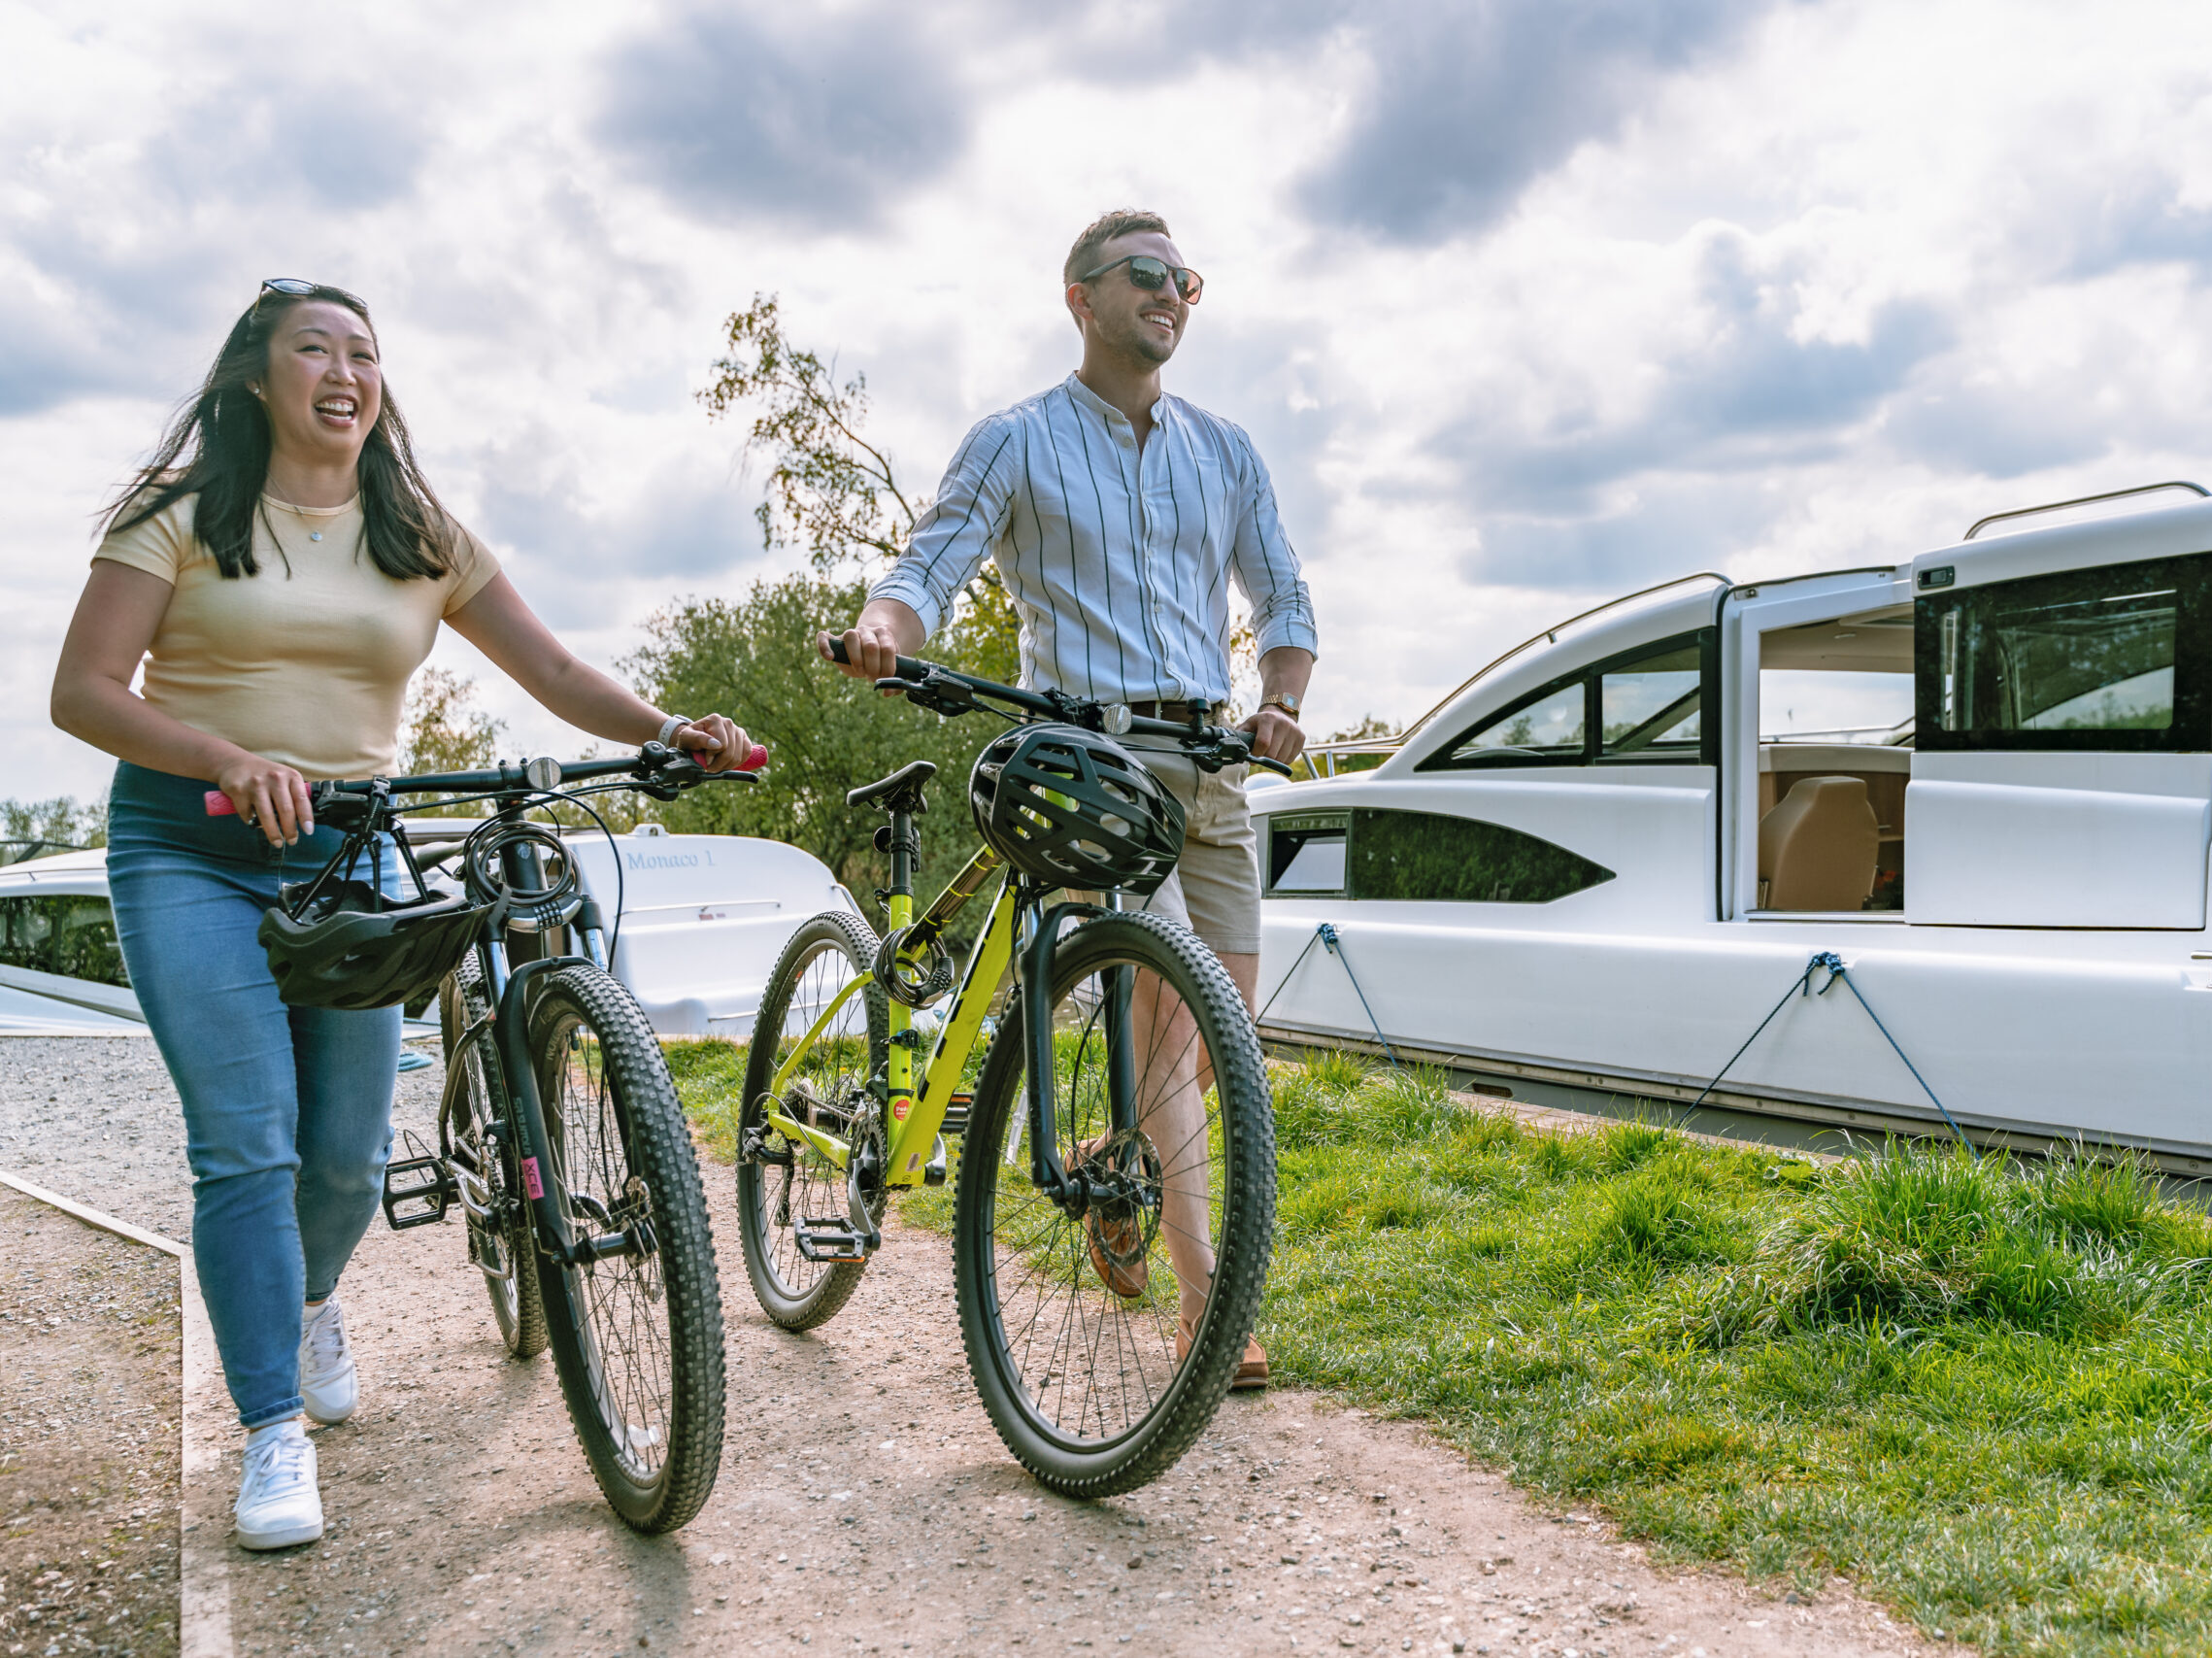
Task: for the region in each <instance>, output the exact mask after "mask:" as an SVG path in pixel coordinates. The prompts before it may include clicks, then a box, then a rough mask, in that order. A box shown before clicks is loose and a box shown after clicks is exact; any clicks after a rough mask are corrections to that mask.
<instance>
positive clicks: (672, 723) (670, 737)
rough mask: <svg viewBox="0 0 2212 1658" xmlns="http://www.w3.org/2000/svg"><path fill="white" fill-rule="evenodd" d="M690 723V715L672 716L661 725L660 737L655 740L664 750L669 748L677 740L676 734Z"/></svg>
mask: <svg viewBox="0 0 2212 1658" xmlns="http://www.w3.org/2000/svg"><path fill="white" fill-rule="evenodd" d="M690 723H691V717H690V715H688V714H671V715H669V716H668V718H667V719H665V720H663V721H662V722H661V723H660V735H658V736H657V737H655V738H654V739H653V740H654V742H656V743H658V744H659V745H660V746H661V747H662V748H667V747H669V746H670V745H671V744H672V743H673V742H674V741H675V740H676V733H677V732H678V731H681V730H682V729H683V728H684V727H686V726H688V725H689V724H690Z"/></svg>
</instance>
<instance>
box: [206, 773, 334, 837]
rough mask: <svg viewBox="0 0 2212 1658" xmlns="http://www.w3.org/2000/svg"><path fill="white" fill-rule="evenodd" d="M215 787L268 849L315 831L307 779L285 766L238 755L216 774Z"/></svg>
mask: <svg viewBox="0 0 2212 1658" xmlns="http://www.w3.org/2000/svg"><path fill="white" fill-rule="evenodd" d="M215 784H216V787H217V788H218V789H220V790H221V791H222V792H223V793H224V794H225V795H229V796H230V803H231V804H232V805H233V806H236V807H237V808H238V815H239V817H241V818H242V819H244V820H245V821H246V822H247V823H248V824H250V825H251V827H253V828H254V829H259V830H260V831H261V832H262V833H263V834H264V835H266V836H268V838H269V844H270V845H271V846H292V845H295V844H297V843H298V840H299V837H300V836H301V835H303V834H313V833H314V832H315V804H314V802H313V801H312V800H311V799H309V797H308V792H307V779H306V778H304V777H302V776H301V775H300V774H299V773H298V772H296V771H294V770H293V769H292V768H291V767H290V766H288V765H280V764H279V763H278V762H277V761H273V760H263V759H262V758H261V757H260V756H259V755H257V754H245V753H241V754H240V755H239V757H238V758H237V759H236V760H235V761H231V762H230V763H229V764H227V765H225V766H224V767H223V768H222V769H221V770H220V771H218V773H216V780H215Z"/></svg>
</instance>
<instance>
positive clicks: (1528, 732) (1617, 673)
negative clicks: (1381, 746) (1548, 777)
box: [1421, 627, 1720, 771]
mask: <svg viewBox="0 0 2212 1658" xmlns="http://www.w3.org/2000/svg"><path fill="white" fill-rule="evenodd" d="M1715 640H1716V636H1715V634H1714V631H1713V629H1711V628H1709V627H1708V628H1704V629H1702V630H1700V631H1698V632H1695V633H1684V634H1680V635H1678V636H1676V637H1675V638H1672V639H1667V640H1663V641H1661V642H1659V643H1658V644H1654V645H1643V646H1639V647H1637V648H1636V649H1635V650H1633V651H1628V652H1624V653H1623V654H1622V655H1620V656H1618V657H1612V658H1608V659H1607V660H1604V661H1602V662H1597V663H1594V664H1592V666H1589V667H1585V668H1578V669H1577V670H1576V671H1575V672H1574V673H1572V674H1569V675H1567V676H1565V677H1563V678H1560V679H1557V680H1554V681H1553V682H1552V683H1551V684H1549V685H1547V686H1544V687H1543V688H1542V689H1540V690H1538V691H1536V692H1533V693H1531V694H1529V695H1527V696H1524V697H1523V698H1522V699H1521V700H1520V701H1518V702H1516V703H1513V704H1512V705H1511V706H1509V707H1507V708H1506V709H1504V710H1503V711H1502V712H1499V713H1495V714H1490V715H1486V716H1484V717H1483V719H1482V720H1481V721H1480V722H1478V723H1477V724H1476V725H1475V726H1473V727H1470V728H1469V729H1468V730H1466V731H1465V732H1464V733H1462V734H1461V735H1460V737H1459V738H1458V741H1456V742H1453V743H1449V744H1447V745H1446V746H1445V747H1444V748H1442V749H1441V750H1439V751H1438V752H1437V753H1436V754H1435V755H1434V756H1433V757H1432V758H1430V759H1428V760H1426V761H1423V762H1422V765H1421V769H1422V770H1424V771H1471V770H1480V769H1488V768H1491V767H1496V766H1530V765H1592V764H1598V765H1637V764H1653V763H1659V764H1667V763H1672V764H1676V765H1711V764H1714V763H1716V761H1717V758H1718V757H1717V756H1716V755H1714V754H1713V753H1711V752H1710V750H1711V747H1712V739H1711V733H1712V732H1713V730H1714V727H1713V726H1712V724H1711V722H1708V721H1707V720H1706V719H1705V717H1704V711H1705V709H1706V708H1707V707H1708V706H1709V705H1712V704H1714V703H1715V701H1716V698H1715V695H1714V691H1713V688H1714V687H1715V686H1716V685H1718V683H1719V680H1720V670H1719V654H1718V647H1717V644H1716V642H1715Z"/></svg>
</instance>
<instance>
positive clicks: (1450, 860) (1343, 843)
mask: <svg viewBox="0 0 2212 1658" xmlns="http://www.w3.org/2000/svg"><path fill="white" fill-rule="evenodd" d="M1612 879H1613V871H1612V870H1610V869H1608V868H1606V867H1605V866H1604V865H1603V864H1602V863H1593V862H1592V860H1590V859H1588V858H1585V857H1583V856H1582V855H1581V854H1580V853H1577V852H1570V851H1569V850H1568V849H1567V848H1565V847H1563V846H1560V845H1558V844H1557V843H1556V842H1553V841H1549V840H1545V839H1544V838H1543V837H1541V836H1540V835H1533V834H1529V833H1527V832H1525V830H1522V829H1508V828H1507V827H1506V826H1505V825H1503V824H1493V823H1486V822H1484V821H1483V820H1482V819H1480V818H1460V817H1454V816H1451V815H1450V814H1448V813H1443V812H1401V811H1392V810H1390V809H1387V808H1383V807H1367V806H1362V807H1357V808H1355V809H1351V810H1344V811H1328V812H1282V813H1278V814H1276V815H1275V816H1274V817H1272V818H1271V819H1269V821H1268V829H1267V896H1268V897H1283V898H1293V897H1298V898H1304V897H1335V898H1374V899H1394V900H1397V901H1399V902H1409V901H1411V902H1430V903H1493V904H1548V903H1551V902H1552V901H1554V900H1555V899H1558V898H1563V897H1567V896H1568V895H1569V894H1571V893H1579V892H1583V891H1585V890H1587V889H1588V888H1591V887H1595V886H1598V885H1600V884H1602V883H1604V882H1606V881H1610V880H1612Z"/></svg>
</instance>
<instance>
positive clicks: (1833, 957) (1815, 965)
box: [1299, 950, 1973, 1149]
mask: <svg viewBox="0 0 2212 1658" xmlns="http://www.w3.org/2000/svg"><path fill="white" fill-rule="evenodd" d="M1299 960H1300V961H1303V960H1304V958H1303V957H1300V958H1299ZM1824 968H1825V969H1826V970H1827V976H1828V982H1827V984H1825V985H1823V986H1821V988H1820V991H1819V993H1818V994H1820V995H1822V996H1826V995H1827V993H1828V992H1829V991H1831V990H1833V989H1835V987H1836V986H1837V985H1838V984H1839V983H1840V984H1841V985H1842V986H1843V988H1844V989H1845V990H1847V991H1849V992H1851V994H1852V996H1853V997H1855V998H1857V999H1858V1002H1859V1005H1860V1006H1861V1007H1863V1008H1865V1009H1866V1017H1867V1018H1869V1019H1871V1020H1873V1021H1874V1029H1875V1030H1877V1031H1879V1032H1882V1039H1883V1040H1884V1041H1885V1042H1888V1043H1889V1044H1890V1050H1891V1052H1893V1053H1894V1054H1895V1055H1896V1056H1897V1058H1898V1059H1900V1060H1903V1061H1904V1066H1905V1069H1907V1070H1909V1071H1911V1072H1912V1073H1913V1081H1915V1082H1917V1083H1919V1084H1920V1089H1921V1092H1922V1093H1923V1094H1925V1095H1927V1099H1928V1103H1929V1104H1931V1105H1933V1106H1934V1107H1935V1109H1936V1112H1937V1114H1938V1115H1940V1116H1941V1117H1942V1118H1943V1121H1944V1123H1945V1125H1946V1126H1947V1127H1948V1128H1949V1129H1950V1130H1951V1132H1952V1133H1953V1134H1956V1135H1957V1136H1958V1138H1959V1143H1960V1144H1961V1145H1962V1146H1966V1147H1967V1148H1968V1149H1971V1148H1972V1145H1973V1142H1972V1141H1971V1140H1969V1139H1967V1138H1966V1131H1965V1130H1963V1129H1961V1127H1960V1126H1959V1123H1958V1120H1957V1119H1956V1118H1954V1117H1953V1116H1952V1115H1951V1112H1950V1110H1949V1109H1948V1108H1947V1107H1946V1106H1945V1105H1944V1103H1943V1101H1942V1100H1938V1099H1937V1098H1936V1097H1935V1090H1934V1089H1932V1088H1930V1087H1928V1085H1927V1077H1925V1076H1923V1075H1921V1074H1920V1067H1919V1066H1916V1065H1914V1064H1913V1063H1912V1061H1911V1060H1910V1059H1907V1058H1906V1057H1905V1051H1904V1049H1903V1048H1901V1047H1899V1046H1898V1045H1897V1039H1896V1037H1894V1036H1893V1035H1891V1034H1890V1028H1889V1027H1888V1026H1887V1025H1885V1024H1883V1023H1882V1016H1881V1015H1880V1014H1879V1013H1876V1012H1875V1011H1874V1008H1873V1004H1872V1003H1870V1002H1869V1001H1868V1000H1867V999H1866V998H1865V996H1864V995H1863V994H1861V993H1860V989H1859V986H1858V985H1857V984H1856V983H1855V982H1854V981H1853V979H1852V977H1851V969H1850V968H1849V967H1847V966H1845V965H1844V963H1843V958H1842V957H1841V956H1838V955H1837V954H1836V953H1835V952H1834V951H1833V950H1823V951H1821V952H1820V953H1819V954H1818V955H1816V956H1814V957H1813V959H1812V960H1811V961H1809V962H1807V963H1806V964H1805V970H1804V971H1803V972H1801V973H1799V974H1798V975H1797V978H1796V982H1795V983H1793V984H1792V985H1791V987H1790V988H1789V989H1788V990H1786V991H1784V992H1783V993H1782V999H1781V1000H1780V1001H1778V1002H1776V1003H1775V1004H1774V1006H1773V1007H1772V1008H1771V1009H1769V1010H1768V1012H1767V1015H1766V1017H1765V1018H1764V1019H1761V1020H1760V1022H1759V1030H1757V1031H1754V1032H1752V1033H1751V1034H1750V1035H1749V1036H1748V1037H1746V1038H1745V1039H1744V1045H1743V1046H1742V1047H1740V1048H1738V1049H1737V1050H1736V1051H1735V1052H1734V1053H1733V1054H1731V1055H1729V1056H1728V1063H1727V1064H1726V1065H1725V1066H1722V1067H1721V1068H1720V1070H1719V1071H1718V1072H1717V1073H1715V1075H1714V1077H1713V1080H1712V1081H1711V1082H1708V1083H1707V1084H1706V1085H1705V1086H1704V1088H1703V1089H1701V1090H1700V1091H1699V1092H1698V1095H1697V1098H1696V1099H1695V1100H1692V1101H1691V1102H1690V1108H1691V1109H1692V1110H1693V1111H1694V1110H1696V1109H1697V1107H1698V1106H1700V1105H1702V1104H1704V1103H1705V1097H1706V1096H1707V1095H1709V1094H1711V1093H1712V1092H1713V1090H1714V1089H1716V1088H1718V1087H1720V1086H1721V1078H1722V1077H1724V1076H1726V1075H1727V1074H1728V1072H1729V1071H1731V1070H1733V1069H1734V1068H1735V1064H1736V1061H1738V1060H1740V1059H1742V1058H1743V1057H1744V1055H1745V1054H1747V1053H1749V1052H1750V1051H1751V1045H1752V1043H1754V1042H1756V1041H1758V1040H1759V1038H1760V1033H1761V1032H1764V1031H1765V1029H1766V1028H1767V1027H1768V1026H1769V1025H1771V1024H1773V1023H1774V1016H1775V1014H1777V1013H1780V1012H1781V1011H1782V1010H1783V1009H1784V1008H1785V1007H1787V1006H1789V1005H1790V998H1791V997H1793V996H1811V995H1814V994H1815V993H1814V990H1813V974H1814V973H1815V972H1816V971H1818V970H1821V969H1824ZM1347 970H1348V971H1349V970H1350V969H1349V964H1348V966H1347Z"/></svg>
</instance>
